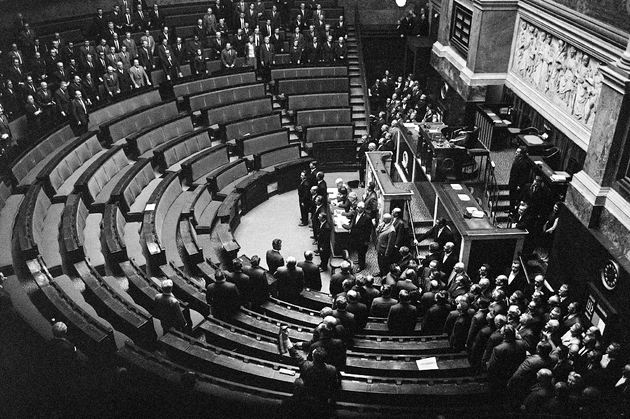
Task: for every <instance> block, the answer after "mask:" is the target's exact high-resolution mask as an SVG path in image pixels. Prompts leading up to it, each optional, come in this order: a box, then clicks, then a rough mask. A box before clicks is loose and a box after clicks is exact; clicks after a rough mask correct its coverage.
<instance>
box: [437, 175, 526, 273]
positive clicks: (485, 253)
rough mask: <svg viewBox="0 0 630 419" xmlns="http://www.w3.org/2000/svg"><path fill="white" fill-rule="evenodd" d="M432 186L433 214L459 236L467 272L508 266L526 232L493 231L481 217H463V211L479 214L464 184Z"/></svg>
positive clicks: (478, 207)
mask: <svg viewBox="0 0 630 419" xmlns="http://www.w3.org/2000/svg"><path fill="white" fill-rule="evenodd" d="M432 185H433V186H434V187H435V189H436V196H437V200H436V212H437V213H438V214H439V215H440V216H444V215H446V216H447V217H448V218H449V219H450V220H451V222H452V224H453V225H454V226H455V229H456V230H457V235H459V236H460V237H461V242H460V252H459V260H460V261H462V262H464V264H466V269H467V271H468V272H474V271H475V270H476V269H478V268H479V267H480V266H481V264H483V263H489V264H490V265H491V266H493V267H494V268H495V269H496V271H497V272H501V271H502V270H503V268H507V267H509V266H510V264H511V263H512V260H514V259H515V258H516V257H517V256H518V253H519V252H520V251H521V250H522V248H523V242H524V241H525V236H526V235H527V232H526V231H521V230H517V229H502V228H497V227H495V226H494V225H493V224H492V222H491V221H490V219H489V218H488V216H487V215H485V214H484V216H483V218H465V217H464V214H466V212H467V208H471V209H475V210H476V211H481V212H483V210H482V208H481V206H479V204H478V203H477V201H476V200H475V198H474V196H472V194H471V193H470V191H469V190H468V188H467V187H466V185H463V184H449V183H442V184H435V183H432ZM460 188H461V189H460ZM444 213H446V214H444Z"/></svg>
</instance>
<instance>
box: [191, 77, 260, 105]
mask: <svg viewBox="0 0 630 419" xmlns="http://www.w3.org/2000/svg"><path fill="white" fill-rule="evenodd" d="M265 95H266V90H265V84H264V83H258V84H252V85H246V86H240V87H228V88H225V89H221V90H216V91H212V92H208V93H201V94H198V95H194V96H191V97H190V110H191V111H192V112H195V111H198V110H201V109H208V108H217V107H222V106H225V105H231V104H233V103H238V102H245V101H250V100H254V99H260V98H263V97H265Z"/></svg>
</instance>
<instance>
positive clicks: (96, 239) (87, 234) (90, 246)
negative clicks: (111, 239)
mask: <svg viewBox="0 0 630 419" xmlns="http://www.w3.org/2000/svg"><path fill="white" fill-rule="evenodd" d="M102 220H103V215H102V214H99V213H95V214H89V215H88V216H87V218H86V219H85V229H84V230H83V236H84V240H83V250H84V252H85V258H86V259H87V260H88V262H90V264H91V265H92V266H94V267H98V266H102V265H104V264H105V257H104V256H103V248H102V245H101V221H102Z"/></svg>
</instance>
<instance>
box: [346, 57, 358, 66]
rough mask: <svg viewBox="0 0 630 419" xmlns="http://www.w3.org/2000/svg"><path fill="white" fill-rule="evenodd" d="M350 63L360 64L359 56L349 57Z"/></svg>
mask: <svg viewBox="0 0 630 419" xmlns="http://www.w3.org/2000/svg"><path fill="white" fill-rule="evenodd" d="M348 64H349V65H359V58H358V57H357V58H352V57H348Z"/></svg>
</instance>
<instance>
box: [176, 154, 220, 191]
mask: <svg viewBox="0 0 630 419" xmlns="http://www.w3.org/2000/svg"><path fill="white" fill-rule="evenodd" d="M229 161H230V158H229V155H228V148H227V146H226V145H225V144H221V145H217V146H214V147H211V148H208V149H205V150H203V151H202V152H200V153H197V154H195V155H193V156H192V157H190V158H188V159H186V160H184V161H183V162H182V163H181V167H182V170H181V177H182V183H183V184H184V185H186V186H189V185H193V184H200V180H201V179H204V178H205V176H207V175H208V173H211V172H212V171H214V170H216V169H217V168H220V167H222V166H223V165H225V164H227V163H228V162H229ZM202 183H203V182H202Z"/></svg>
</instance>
